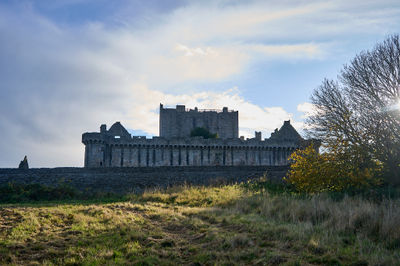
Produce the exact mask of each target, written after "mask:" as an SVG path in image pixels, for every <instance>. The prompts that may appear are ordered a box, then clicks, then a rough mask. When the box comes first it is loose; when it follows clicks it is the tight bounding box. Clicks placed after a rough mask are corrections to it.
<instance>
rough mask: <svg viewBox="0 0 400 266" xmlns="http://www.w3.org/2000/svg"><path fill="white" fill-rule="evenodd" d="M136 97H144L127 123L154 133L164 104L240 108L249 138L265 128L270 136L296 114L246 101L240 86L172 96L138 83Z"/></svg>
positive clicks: (241, 122) (241, 124) (243, 128)
mask: <svg viewBox="0 0 400 266" xmlns="http://www.w3.org/2000/svg"><path fill="white" fill-rule="evenodd" d="M133 91H134V96H133V99H140V103H141V104H134V108H132V110H131V111H130V112H129V113H130V115H128V116H127V119H126V120H125V121H123V122H125V126H126V127H129V128H131V129H135V130H137V129H139V130H142V131H145V132H148V133H149V134H150V135H158V119H159V118H158V107H159V104H160V103H163V104H164V105H165V106H170V107H175V106H176V105H178V104H185V105H186V107H187V108H192V109H194V107H198V108H199V109H222V108H223V107H225V106H226V107H228V108H229V109H233V110H236V111H239V134H240V135H243V136H245V137H254V131H256V130H257V131H262V133H263V135H264V136H265V137H269V135H270V133H271V132H273V130H274V129H275V128H279V127H281V126H282V124H283V121H284V120H288V119H293V114H291V113H288V112H287V111H285V110H284V109H283V108H282V107H260V106H258V105H255V104H252V103H251V102H249V101H246V100H245V99H244V98H243V97H242V96H241V95H240V91H239V89H237V88H232V89H228V90H226V91H222V92H212V91H202V92H198V93H195V94H180V95H172V94H168V93H164V92H161V91H155V90H150V89H149V88H147V87H146V85H143V84H137V85H135V86H134V89H133Z"/></svg>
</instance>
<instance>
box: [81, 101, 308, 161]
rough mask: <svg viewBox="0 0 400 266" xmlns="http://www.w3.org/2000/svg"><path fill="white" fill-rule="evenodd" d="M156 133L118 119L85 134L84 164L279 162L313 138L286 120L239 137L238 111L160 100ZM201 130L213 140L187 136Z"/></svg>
mask: <svg viewBox="0 0 400 266" xmlns="http://www.w3.org/2000/svg"><path fill="white" fill-rule="evenodd" d="M159 123H160V124H159V130H160V136H159V137H153V138H151V139H148V138H146V137H144V136H131V135H130V134H129V133H128V131H127V130H126V129H125V128H124V127H123V126H122V125H121V123H120V122H116V123H114V124H113V125H112V126H111V127H110V129H108V130H107V127H106V125H101V126H100V132H93V133H84V134H83V135H82V143H83V144H84V145H85V163H84V166H85V167H149V166H284V165H287V164H288V157H289V156H290V154H291V153H292V152H293V151H295V150H296V149H298V148H302V147H304V146H306V145H309V144H310V143H311V141H312V140H305V139H303V138H302V137H301V136H300V135H299V133H298V132H297V131H296V130H295V129H294V127H293V126H292V125H291V124H290V121H284V123H283V126H282V127H281V128H280V129H279V130H278V129H276V130H275V132H273V133H272V134H271V137H270V138H266V139H264V140H263V139H262V138H261V132H255V137H254V138H251V139H246V140H245V139H244V138H243V137H240V138H239V121H238V111H233V110H228V108H227V107H224V108H223V109H222V110H200V109H197V108H195V109H186V108H185V106H184V105H177V106H176V108H164V107H163V105H162V104H160V121H159ZM198 127H201V128H205V129H207V130H208V131H209V132H211V133H216V134H217V136H218V138H209V139H205V138H203V137H191V136H190V135H191V132H192V130H193V129H195V128H198Z"/></svg>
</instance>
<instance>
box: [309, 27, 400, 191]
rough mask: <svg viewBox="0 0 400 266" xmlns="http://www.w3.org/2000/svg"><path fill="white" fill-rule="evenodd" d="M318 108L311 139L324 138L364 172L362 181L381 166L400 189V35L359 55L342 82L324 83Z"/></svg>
mask: <svg viewBox="0 0 400 266" xmlns="http://www.w3.org/2000/svg"><path fill="white" fill-rule="evenodd" d="M312 103H313V104H314V106H315V113H314V114H313V115H312V116H311V117H310V118H309V119H308V125H309V128H310V130H309V134H310V135H311V136H313V137H316V138H318V139H321V140H322V142H323V144H324V146H323V147H324V149H325V150H326V151H327V152H328V153H329V152H333V155H332V156H334V157H335V158H334V159H336V158H337V156H338V155H340V157H345V158H347V160H348V164H347V165H352V166H353V168H352V170H351V172H354V171H356V170H357V169H360V170H359V171H360V174H361V176H362V175H365V176H369V174H366V173H364V172H369V170H368V169H370V168H371V167H372V168H374V165H376V164H380V165H381V166H382V168H381V170H382V171H381V173H382V175H383V177H384V178H385V181H386V182H389V183H391V184H394V185H400V38H399V36H398V35H393V36H390V37H388V38H387V39H386V40H385V41H384V42H382V43H379V44H377V45H376V46H375V47H374V48H373V49H372V50H371V51H364V52H361V53H360V54H358V55H357V56H356V57H355V58H354V59H353V60H352V61H351V62H350V64H348V65H345V66H344V68H343V69H342V71H341V73H340V75H339V77H338V81H334V80H324V81H323V83H322V85H321V86H320V87H319V88H317V89H316V90H315V91H314V93H313V95H312ZM339 153H340V154H339ZM329 156H330V155H329ZM329 161H330V162H332V160H329ZM346 169H348V167H346ZM313 171H317V169H313ZM357 171H358V170H357ZM361 176H360V177H361ZM314 178H315V177H314Z"/></svg>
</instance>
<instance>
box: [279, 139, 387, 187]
mask: <svg viewBox="0 0 400 266" xmlns="http://www.w3.org/2000/svg"><path fill="white" fill-rule="evenodd" d="M357 152H358V151H357ZM289 160H291V161H292V164H291V166H290V170H289V172H288V175H287V177H285V178H284V179H285V181H286V182H288V183H289V184H292V185H293V186H294V187H295V189H296V190H297V191H299V192H305V193H319V192H324V191H344V190H349V189H364V188H368V187H371V186H375V185H378V184H380V179H379V178H378V176H379V173H380V166H379V164H377V163H375V162H371V161H370V162H368V163H366V162H365V161H360V160H358V158H356V157H354V156H353V154H352V153H351V152H349V151H343V150H340V151H339V150H337V149H331V151H330V152H326V153H323V154H319V153H318V151H317V150H316V149H315V148H314V147H313V145H310V146H308V147H307V148H305V149H303V150H297V151H296V152H294V153H293V154H292V155H291V156H290V158H289Z"/></svg>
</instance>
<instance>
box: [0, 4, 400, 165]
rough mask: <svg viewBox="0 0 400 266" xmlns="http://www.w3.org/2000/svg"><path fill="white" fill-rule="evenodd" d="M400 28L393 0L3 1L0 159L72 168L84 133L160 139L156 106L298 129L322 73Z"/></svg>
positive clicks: (245, 130) (244, 131) (246, 130)
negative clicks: (120, 129) (225, 111)
mask: <svg viewBox="0 0 400 266" xmlns="http://www.w3.org/2000/svg"><path fill="white" fill-rule="evenodd" d="M399 29H400V2H399V1H398V0H380V1H376V0H360V1H349V0H337V1H316V0H304V1H294V0H293V1H289V0H274V1H269V0H262V1H261V0H260V1H257V0H248V1H238V0H236V1H235V0H232V1H228V0H213V1H211V0H199V1H196V0H192V1H189V0H186V1H185V0H171V1H168V0H158V1H157V0H143V1H139V0H118V1H117V0H115V1H109V0H59V1H57V0H37V1H34V0H0V132H1V137H0V167H17V166H18V164H19V161H21V160H22V159H23V157H24V155H27V156H28V161H29V164H30V167H58V166H60V167H61V166H77V167H81V166H83V157H84V145H83V144H82V143H81V135H82V133H84V132H96V131H99V127H100V125H101V124H104V123H105V124H107V126H108V127H110V126H111V125H112V124H113V123H114V122H116V121H120V122H121V123H122V124H123V125H124V126H125V127H126V128H127V129H128V130H129V131H130V132H131V133H132V134H134V135H141V136H143V135H145V136H148V137H151V136H157V135H158V112H159V104H160V103H163V104H164V106H166V107H174V106H175V105H177V104H184V105H186V107H188V108H194V107H198V108H200V109H203V108H204V109H222V107H224V106H227V107H228V108H229V109H234V110H238V111H239V134H240V135H243V136H245V137H253V136H254V131H256V130H257V131H262V134H263V138H264V137H269V136H270V133H271V132H272V131H273V130H274V129H275V128H279V127H280V126H281V125H282V124H283V121H284V120H288V119H290V120H291V123H292V124H293V125H294V126H295V127H296V128H297V129H298V130H299V131H300V132H302V129H303V127H304V119H305V117H306V116H307V114H309V113H310V111H311V110H312V105H311V104H310V95H311V93H312V91H313V90H314V89H316V88H318V86H319V85H320V84H321V83H322V81H323V79H324V78H329V79H336V77H337V75H338V74H339V73H340V70H341V68H342V67H343V65H344V64H346V63H349V62H350V60H351V59H352V58H353V57H354V56H355V55H356V54H358V53H360V52H361V51H363V50H367V49H371V48H372V47H373V46H374V45H375V44H376V43H377V42H381V41H383V40H384V39H385V38H386V37H387V36H388V35H390V34H395V33H399V32H398V31H399Z"/></svg>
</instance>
